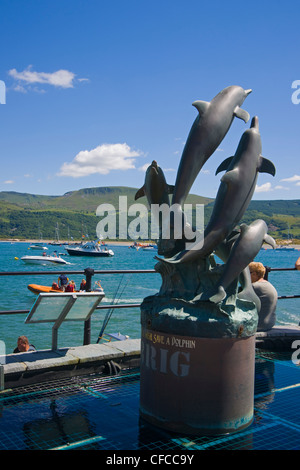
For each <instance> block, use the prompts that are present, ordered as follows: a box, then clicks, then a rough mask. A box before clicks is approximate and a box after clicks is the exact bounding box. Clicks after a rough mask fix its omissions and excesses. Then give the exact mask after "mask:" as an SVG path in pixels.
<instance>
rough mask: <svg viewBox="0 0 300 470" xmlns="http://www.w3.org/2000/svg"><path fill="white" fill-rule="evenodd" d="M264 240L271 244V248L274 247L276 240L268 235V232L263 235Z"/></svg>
mask: <svg viewBox="0 0 300 470" xmlns="http://www.w3.org/2000/svg"><path fill="white" fill-rule="evenodd" d="M264 242H265V243H267V244H268V245H271V247H272V248H273V249H275V248H276V242H275V240H274V238H272V237H271V236H270V235H268V234H266V235H265V238H264Z"/></svg>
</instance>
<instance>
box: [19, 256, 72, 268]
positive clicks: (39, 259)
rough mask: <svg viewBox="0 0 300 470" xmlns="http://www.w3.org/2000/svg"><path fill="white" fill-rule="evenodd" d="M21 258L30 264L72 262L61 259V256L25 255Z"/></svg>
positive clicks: (62, 263)
mask: <svg viewBox="0 0 300 470" xmlns="http://www.w3.org/2000/svg"><path fill="white" fill-rule="evenodd" d="M21 260H22V261H23V262H24V263H28V264H40V265H44V266H46V265H48V264H58V265H64V264H70V263H68V262H67V261H65V260H63V259H61V258H50V257H46V256H23V257H22V258H21Z"/></svg>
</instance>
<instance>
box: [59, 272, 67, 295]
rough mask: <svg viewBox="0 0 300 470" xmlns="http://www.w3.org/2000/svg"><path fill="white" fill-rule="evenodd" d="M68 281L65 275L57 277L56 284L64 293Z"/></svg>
mask: <svg viewBox="0 0 300 470" xmlns="http://www.w3.org/2000/svg"><path fill="white" fill-rule="evenodd" d="M68 282H69V279H68V278H67V276H66V275H65V274H61V275H60V276H58V280H57V284H58V285H59V287H60V288H61V289H62V290H63V291H64V290H65V289H66V287H67V285H68Z"/></svg>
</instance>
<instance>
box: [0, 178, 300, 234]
mask: <svg viewBox="0 0 300 470" xmlns="http://www.w3.org/2000/svg"><path fill="white" fill-rule="evenodd" d="M136 191H137V189H136V188H128V187H125V186H115V187H99V188H85V189H80V190H78V191H71V192H68V193H66V194H64V195H62V196H43V195H35V194H28V193H18V192H13V191H7V192H4V191H3V192H0V238H1V239H5V238H18V239H26V238H29V239H30V238H39V237H40V235H42V237H43V238H44V239H54V238H55V237H56V236H57V229H58V231H59V238H60V239H61V240H67V239H68V238H71V237H73V238H74V239H75V240H78V239H80V238H81V237H82V235H85V236H86V235H89V237H90V238H95V237H96V226H97V223H98V222H99V220H100V219H99V217H98V216H96V209H97V207H98V206H99V205H101V204H111V205H112V206H113V207H115V208H116V211H118V207H119V197H120V196H126V197H127V205H128V207H129V206H131V205H132V204H134V203H136V202H139V203H142V204H145V205H146V204H147V201H146V198H141V199H139V200H138V201H135V199H134V196H135V193H136ZM186 202H187V203H189V204H193V205H195V204H204V206H205V211H204V214H205V224H207V222H208V220H209V217H210V215H211V213H212V209H213V205H214V200H213V199H210V198H204V197H201V196H197V195H189V196H188V198H187V201H186ZM258 218H262V219H264V220H265V221H266V223H267V224H268V227H269V233H270V234H271V235H272V236H273V237H274V238H277V239H279V238H288V236H290V237H292V238H294V239H295V238H297V239H299V240H300V200H290V201H288V200H275V201H251V203H250V205H249V208H248V210H247V211H246V213H245V216H244V217H243V220H242V221H243V222H245V223H250V222H252V221H253V220H255V219H258Z"/></svg>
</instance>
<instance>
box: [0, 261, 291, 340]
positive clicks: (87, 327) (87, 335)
mask: <svg viewBox="0 0 300 470" xmlns="http://www.w3.org/2000/svg"><path fill="white" fill-rule="evenodd" d="M265 268H266V275H265V279H268V275H269V273H270V272H272V271H296V268H295V267H294V268H270V267H268V266H265ZM63 273H64V274H81V275H85V278H86V291H88V292H90V291H91V290H92V288H91V283H92V277H93V276H94V275H95V274H101V275H103V274H148V273H152V274H153V273H155V274H158V273H157V271H155V270H154V269H119V270H117V269H112V270H94V269H92V268H86V269H84V270H79V271H69V270H66V271H63ZM33 275H38V276H43V275H47V276H53V275H55V276H57V271H7V272H5V271H4V272H0V276H33ZM296 298H300V294H299V295H298V294H296V295H282V296H278V299H279V300H280V299H296ZM140 306H141V304H140V303H138V304H134V303H127V304H116V303H114V304H111V305H98V307H97V308H96V309H97V310H112V309H113V310H114V309H124V308H138V307H140ZM29 312H30V310H0V315H16V314H26V313H27V314H28V313H29ZM90 343H91V318H89V319H88V320H87V321H86V322H85V323H84V338H83V344H84V345H87V344H90Z"/></svg>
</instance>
